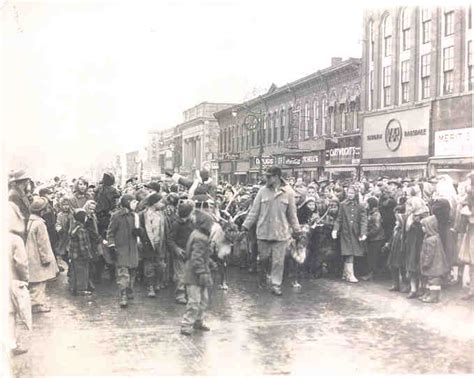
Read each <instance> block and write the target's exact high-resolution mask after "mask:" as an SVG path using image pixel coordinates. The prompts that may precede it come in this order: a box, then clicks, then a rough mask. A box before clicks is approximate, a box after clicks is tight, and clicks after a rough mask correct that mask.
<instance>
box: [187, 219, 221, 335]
mask: <svg viewBox="0 0 474 378" xmlns="http://www.w3.org/2000/svg"><path fill="white" fill-rule="evenodd" d="M193 217H194V226H195V227H196V229H195V230H194V231H193V232H192V233H191V235H190V236H189V240H188V243H187V245H186V258H187V260H186V263H185V266H184V280H183V283H184V284H185V285H186V292H187V295H188V303H187V305H186V312H185V313H184V316H183V320H182V322H181V334H183V335H186V336H189V335H191V334H192V332H193V329H196V330H201V331H209V330H210V329H209V327H208V326H206V325H205V324H204V322H203V318H204V311H205V310H206V309H207V306H208V303H209V288H211V287H212V285H213V281H212V276H211V269H210V265H211V264H212V262H211V242H210V235H211V229H212V226H213V223H214V220H213V219H212V217H211V216H210V215H209V214H207V213H205V212H203V211H200V210H196V211H195V212H194V215H193Z"/></svg>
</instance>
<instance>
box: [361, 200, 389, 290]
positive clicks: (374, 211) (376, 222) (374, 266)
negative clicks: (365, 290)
mask: <svg viewBox="0 0 474 378" xmlns="http://www.w3.org/2000/svg"><path fill="white" fill-rule="evenodd" d="M367 205H368V209H367V211H368V216H367V266H368V268H369V272H368V274H367V276H365V277H361V278H362V279H363V280H364V281H368V280H371V279H372V278H373V276H374V275H377V274H378V273H379V267H380V265H379V257H380V254H381V251H382V246H383V245H384V239H385V235H384V230H383V227H382V217H381V215H380V212H379V209H378V201H377V199H376V198H374V197H370V198H368V200H367ZM392 232H393V231H392Z"/></svg>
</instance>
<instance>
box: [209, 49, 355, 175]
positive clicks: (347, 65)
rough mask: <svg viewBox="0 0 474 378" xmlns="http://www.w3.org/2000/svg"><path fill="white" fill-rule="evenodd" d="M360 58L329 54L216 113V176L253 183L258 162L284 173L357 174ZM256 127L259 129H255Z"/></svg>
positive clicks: (258, 165) (258, 167)
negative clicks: (322, 63)
mask: <svg viewBox="0 0 474 378" xmlns="http://www.w3.org/2000/svg"><path fill="white" fill-rule="evenodd" d="M360 68H361V61H360V59H355V58H350V59H347V60H345V61H343V60H342V59H341V58H333V59H332V62H331V66H330V67H327V68H325V69H322V70H320V71H317V72H315V73H313V74H311V75H309V76H306V77H304V78H302V79H299V80H296V81H294V82H292V83H289V84H286V85H283V86H281V87H277V86H276V85H274V84H273V85H272V86H271V88H270V89H269V91H268V92H267V93H266V94H264V95H262V96H259V97H257V98H254V99H251V100H249V101H247V102H245V103H242V104H239V105H235V106H232V107H230V108H227V109H224V110H221V111H219V112H217V113H215V117H216V118H217V121H218V123H219V129H220V135H219V176H220V179H221V180H225V181H229V182H231V183H237V182H240V183H254V182H256V181H257V176H258V173H259V169H260V135H262V138H261V140H262V142H263V154H262V159H261V162H262V167H263V168H266V167H267V166H269V165H278V166H280V167H281V168H282V171H283V173H284V174H285V175H286V176H292V177H301V178H303V179H304V180H305V181H307V182H309V181H311V180H317V179H318V178H319V177H320V176H321V175H323V174H324V175H328V174H329V175H331V176H341V175H342V176H351V175H354V174H356V168H357V166H358V164H359V159H360V156H359V155H360V130H359V125H360V120H359V107H360ZM259 130H261V133H260V132H259Z"/></svg>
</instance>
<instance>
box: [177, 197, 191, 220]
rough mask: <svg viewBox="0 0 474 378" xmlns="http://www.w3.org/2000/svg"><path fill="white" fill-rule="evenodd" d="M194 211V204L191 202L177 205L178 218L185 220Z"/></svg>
mask: <svg viewBox="0 0 474 378" xmlns="http://www.w3.org/2000/svg"><path fill="white" fill-rule="evenodd" d="M193 210H194V202H193V201H191V200H188V199H187V200H184V201H182V202H181V203H180V204H179V205H178V216H179V217H180V218H186V217H188V216H189V214H191V212H192V211H193Z"/></svg>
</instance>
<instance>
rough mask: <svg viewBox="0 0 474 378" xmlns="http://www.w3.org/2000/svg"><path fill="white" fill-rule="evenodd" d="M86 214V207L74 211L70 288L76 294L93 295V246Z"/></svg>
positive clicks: (71, 235)
mask: <svg viewBox="0 0 474 378" xmlns="http://www.w3.org/2000/svg"><path fill="white" fill-rule="evenodd" d="M86 216H87V213H86V211H85V210H84V209H76V210H75V211H74V224H73V226H72V230H71V233H70V239H71V240H70V247H69V248H70V251H69V252H70V261H71V266H70V268H71V280H70V285H71V287H70V290H71V292H72V293H73V294H74V295H91V291H90V286H89V264H90V261H91V258H92V247H91V242H90V237H89V232H88V231H87V229H86V227H85V223H86Z"/></svg>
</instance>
